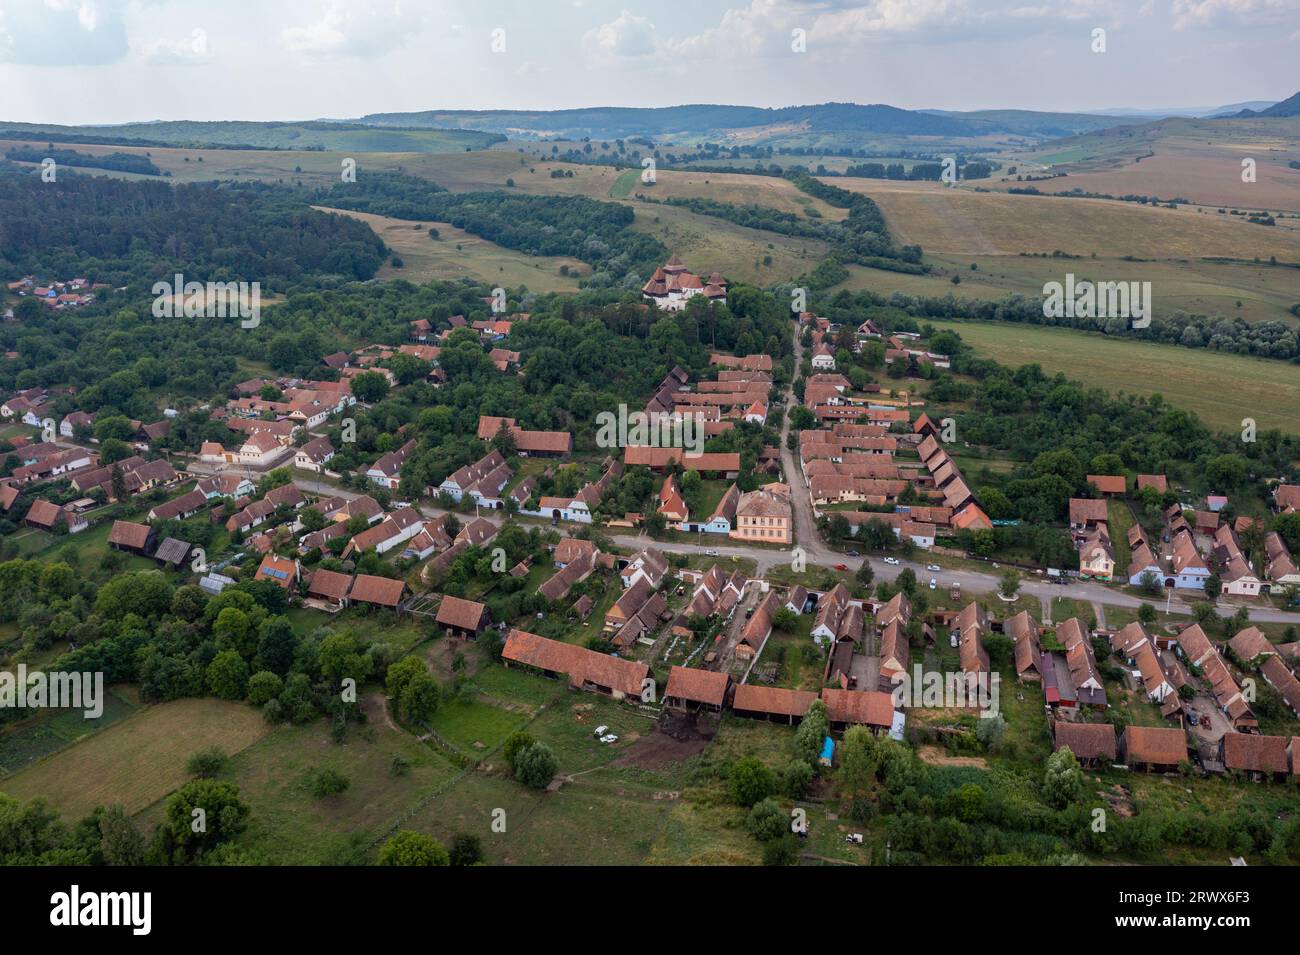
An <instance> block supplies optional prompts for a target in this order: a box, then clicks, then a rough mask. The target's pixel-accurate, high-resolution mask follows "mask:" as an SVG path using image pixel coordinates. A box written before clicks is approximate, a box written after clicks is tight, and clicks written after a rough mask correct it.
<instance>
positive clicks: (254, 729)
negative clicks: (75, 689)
mask: <svg viewBox="0 0 1300 955" xmlns="http://www.w3.org/2000/svg"><path fill="white" fill-rule="evenodd" d="M270 732H271V727H269V726H267V724H266V722H265V721H264V720H263V719H262V714H261V713H260V712H258V711H257V710H256V709H254V708H253V707H251V706H247V705H244V704H240V703H228V702H226V701H224V700H215V699H208V698H200V699H186V700H175V701H173V702H170V703H160V704H157V705H156V706H148V707H145V708H143V709H142V710H140V711H138V712H136V713H134V714H132V715H130V716H129V717H127V718H125V719H120V720H118V722H116V723H115V724H114V725H112V726H110V727H108V728H106V729H105V730H104V731H103V732H99V733H93V734H91V735H90V736H87V737H85V738H84V739H82V740H81V741H80V742H78V743H75V744H74V745H72V746H68V747H67V748H65V749H63V750H61V751H59V752H57V753H55V754H54V755H52V756H49V757H46V758H45V759H42V760H40V761H39V762H36V763H33V764H32V765H31V766H28V767H27V768H26V769H24V770H22V771H21V772H19V773H16V774H15V775H13V776H11V777H9V778H8V779H6V780H5V782H4V791H5V792H7V793H9V795H11V796H16V797H18V798H20V799H31V798H33V797H35V796H44V797H45V798H46V799H47V800H49V802H50V805H52V806H53V807H54V808H56V809H58V810H59V811H60V812H61V813H63V815H64V817H65V819H69V820H73V819H79V818H80V817H81V816H83V815H85V814H86V813H88V812H90V810H92V809H94V808H95V807H96V806H100V805H109V804H112V803H121V804H122V805H124V806H125V807H126V809H127V811H128V812H131V813H135V812H139V811H140V810H142V809H144V808H145V807H146V806H149V805H150V804H152V803H155V802H157V801H158V800H160V799H162V798H163V797H164V796H166V795H167V794H168V793H170V792H171V791H172V790H174V789H175V788H176V787H177V786H180V785H181V784H182V783H184V782H186V781H187V780H188V778H189V777H188V776H187V774H186V772H185V763H186V762H187V761H188V760H189V758H190V757H191V756H192V755H194V753H195V752H197V751H198V750H201V749H204V748H206V747H209V746H220V747H221V748H222V749H224V750H225V751H226V752H227V753H228V754H234V753H238V752H239V751H240V750H243V749H245V748H246V747H248V746H250V745H252V744H253V743H255V742H256V741H257V740H259V739H261V738H262V737H263V736H266V735H267V734H268V733H270Z"/></svg>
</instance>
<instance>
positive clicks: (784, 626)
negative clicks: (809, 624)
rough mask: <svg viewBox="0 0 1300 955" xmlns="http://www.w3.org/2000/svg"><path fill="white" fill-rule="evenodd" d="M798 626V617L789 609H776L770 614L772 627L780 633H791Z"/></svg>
mask: <svg viewBox="0 0 1300 955" xmlns="http://www.w3.org/2000/svg"><path fill="white" fill-rule="evenodd" d="M798 625H799V615H798V614H797V613H795V612H794V611H793V610H791V609H790V608H789V607H778V608H777V611H776V613H774V614H772V626H773V627H775V628H776V629H777V630H780V631H781V632H782V633H793V632H794V628H795V627H797V626H798Z"/></svg>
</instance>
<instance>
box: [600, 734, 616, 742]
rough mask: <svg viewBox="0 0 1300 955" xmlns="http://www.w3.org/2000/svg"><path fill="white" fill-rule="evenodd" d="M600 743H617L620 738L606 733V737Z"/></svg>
mask: <svg viewBox="0 0 1300 955" xmlns="http://www.w3.org/2000/svg"><path fill="white" fill-rule="evenodd" d="M600 741H601V742H602V743H617V742H618V737H617V736H615V735H614V734H613V733H606V734H605V735H604V736H602V737H601V738H600Z"/></svg>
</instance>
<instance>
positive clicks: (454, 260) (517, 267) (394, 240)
mask: <svg viewBox="0 0 1300 955" xmlns="http://www.w3.org/2000/svg"><path fill="white" fill-rule="evenodd" d="M315 208H318V209H320V210H321V211H323V212H337V213H338V214H339V215H345V216H351V217H352V218H354V219H360V220H361V221H362V222H365V223H366V224H367V225H369V226H370V228H371V229H372V230H374V232H375V234H376V235H378V236H379V237H380V238H381V239H383V240H384V243H385V244H386V245H388V246H389V248H391V249H392V250H393V251H394V252H396V253H397V255H398V256H399V257H400V258H401V260H402V267H401V268H395V267H394V266H393V264H392V262H391V261H389V262H385V263H384V265H383V267H382V268H381V269H380V271H379V276H378V277H379V278H381V279H390V278H404V279H407V280H409V281H412V282H430V281H435V280H450V279H458V278H471V279H477V280H479V281H482V282H488V283H490V284H492V285H500V286H502V287H506V288H514V287H516V286H519V285H526V286H527V287H528V288H529V289H531V290H532V291H535V292H576V291H577V290H578V283H577V278H576V276H577V275H588V274H590V273H591V267H590V266H588V265H587V264H586V263H584V262H581V261H579V260H578V259H573V258H568V257H567V256H533V255H525V254H524V253H522V252H515V251H513V250H511V249H505V248H502V247H501V246H499V245H497V244H496V243H494V242H489V241H488V240H486V239H480V238H478V237H477V236H473V235H470V234H469V233H468V232H463V231H462V230H460V229H457V228H455V227H454V226H452V225H450V224H449V223H446V222H421V223H413V222H411V221H409V220H407V219H393V218H389V217H388V216H381V215H374V214H372V213H368V212H350V211H348V210H346V209H330V208H327V207H324V206H316V207H315ZM417 224H418V225H419V226H420V228H418V229H417V228H415V226H416V225H417ZM430 227H433V228H436V229H437V230H438V238H437V239H433V238H430V237H429V234H428V231H427V230H428V229H429V228H430ZM565 265H567V266H568V267H569V270H570V271H571V272H573V273H575V275H573V276H566V275H561V274H560V267H561V266H565Z"/></svg>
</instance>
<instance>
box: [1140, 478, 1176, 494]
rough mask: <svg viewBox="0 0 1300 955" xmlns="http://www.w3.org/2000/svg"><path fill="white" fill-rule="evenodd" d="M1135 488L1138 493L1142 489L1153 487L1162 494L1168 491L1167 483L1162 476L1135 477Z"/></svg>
mask: <svg viewBox="0 0 1300 955" xmlns="http://www.w3.org/2000/svg"><path fill="white" fill-rule="evenodd" d="M1137 487H1138V490H1139V491H1140V490H1142V489H1143V488H1147V487H1153V488H1155V489H1156V490H1157V491H1159V492H1160V493H1161V494H1163V493H1165V491H1167V490H1169V481H1168V480H1166V479H1165V476H1164V475H1163V474H1139V475H1138V476H1137Z"/></svg>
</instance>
